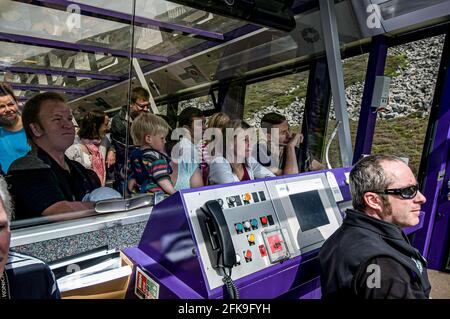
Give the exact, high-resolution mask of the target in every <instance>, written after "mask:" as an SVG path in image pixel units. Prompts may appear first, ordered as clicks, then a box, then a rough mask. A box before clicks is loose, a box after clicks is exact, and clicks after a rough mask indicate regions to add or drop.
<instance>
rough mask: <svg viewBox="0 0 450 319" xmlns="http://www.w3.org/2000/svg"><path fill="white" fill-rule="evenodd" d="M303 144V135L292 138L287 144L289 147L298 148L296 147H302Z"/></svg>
mask: <svg viewBox="0 0 450 319" xmlns="http://www.w3.org/2000/svg"><path fill="white" fill-rule="evenodd" d="M302 142H303V134H302V133H297V134H294V135H293V136H292V137H291V139H290V140H289V142H288V143H287V146H288V147H296V146H298V145H300V143H302Z"/></svg>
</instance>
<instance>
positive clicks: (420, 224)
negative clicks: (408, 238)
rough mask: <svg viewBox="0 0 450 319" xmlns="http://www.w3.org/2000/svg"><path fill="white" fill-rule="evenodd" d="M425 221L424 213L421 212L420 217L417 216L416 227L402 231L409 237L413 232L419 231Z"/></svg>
mask: <svg viewBox="0 0 450 319" xmlns="http://www.w3.org/2000/svg"><path fill="white" fill-rule="evenodd" d="M424 220H425V212H423V211H421V212H420V215H419V223H418V224H417V225H416V226H413V227H406V228H403V231H404V232H405V234H407V235H409V234H412V233H413V232H415V231H417V230H419V229H421V228H422V227H423V222H424Z"/></svg>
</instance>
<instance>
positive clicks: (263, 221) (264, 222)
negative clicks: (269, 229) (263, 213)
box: [261, 217, 267, 225]
mask: <svg viewBox="0 0 450 319" xmlns="http://www.w3.org/2000/svg"><path fill="white" fill-rule="evenodd" d="M261 224H263V225H265V224H267V217H261Z"/></svg>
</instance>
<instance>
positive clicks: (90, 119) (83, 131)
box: [66, 111, 109, 186]
mask: <svg viewBox="0 0 450 319" xmlns="http://www.w3.org/2000/svg"><path fill="white" fill-rule="evenodd" d="M108 121H109V119H108V116H107V115H106V114H105V112H103V111H90V112H87V113H86V114H85V115H84V116H83V117H82V118H81V120H80V129H79V130H78V132H77V134H78V136H79V139H75V143H74V144H73V145H72V146H70V147H69V148H68V149H67V151H66V156H67V157H68V158H69V159H71V160H73V161H77V162H78V163H80V164H81V165H83V166H84V167H85V168H87V169H90V170H93V171H94V172H95V173H96V174H97V177H98V178H99V179H100V183H101V185H102V186H105V182H106V165H105V158H106V151H107V149H106V147H102V142H103V141H104V140H107V138H106V136H105V135H106V129H107V126H108Z"/></svg>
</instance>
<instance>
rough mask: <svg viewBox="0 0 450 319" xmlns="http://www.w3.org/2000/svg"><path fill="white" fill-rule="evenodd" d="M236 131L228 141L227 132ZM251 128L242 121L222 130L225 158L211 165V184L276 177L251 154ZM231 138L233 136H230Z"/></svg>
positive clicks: (220, 157) (215, 160) (235, 121)
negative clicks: (249, 130)
mask: <svg viewBox="0 0 450 319" xmlns="http://www.w3.org/2000/svg"><path fill="white" fill-rule="evenodd" d="M227 129H228V130H229V129H231V130H234V133H235V134H234V136H233V140H232V141H227V140H226V136H227V133H226V130H227ZM248 129H250V126H249V125H248V124H247V123H246V122H244V121H242V120H232V121H230V122H228V124H227V126H226V128H225V129H223V130H222V135H223V139H224V143H223V144H224V145H223V146H224V150H225V156H226V158H225V157H223V156H216V157H215V158H214V159H213V160H212V161H211V165H210V170H209V182H210V183H211V184H226V183H233V182H239V181H247V180H253V179H259V178H265V177H272V176H275V175H274V174H273V173H272V172H271V171H270V170H268V169H267V168H265V167H264V166H262V165H261V164H259V163H258V162H257V161H256V159H255V158H253V157H252V156H251V155H250V154H251V145H250V138H249V135H248V134H249V132H248ZM229 136H231V135H230V134H229Z"/></svg>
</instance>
